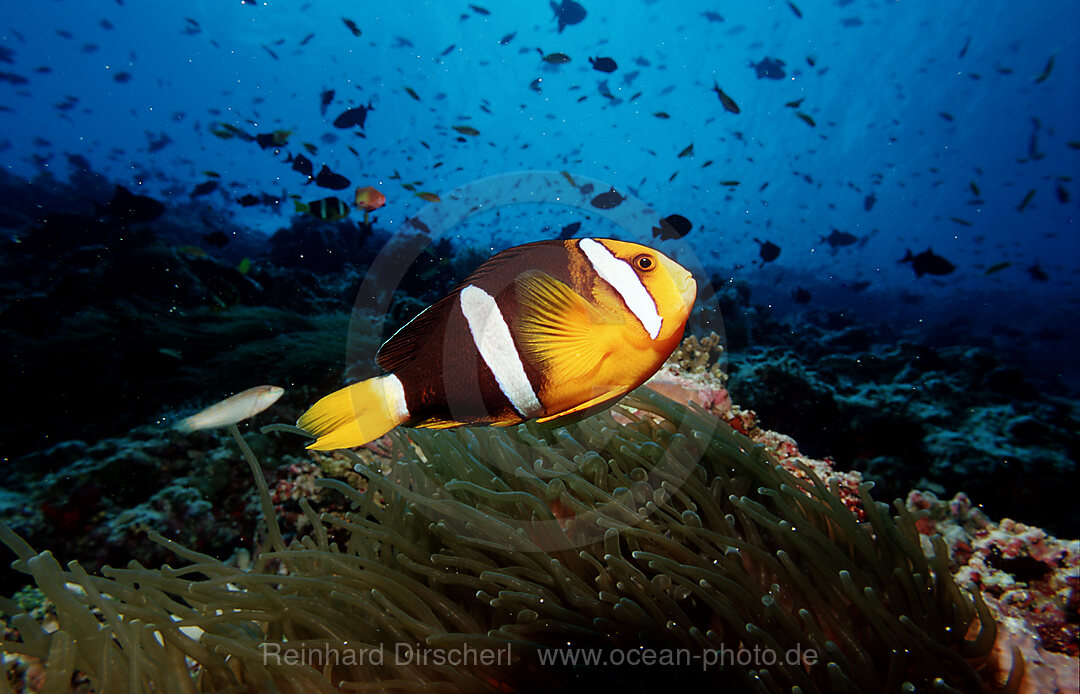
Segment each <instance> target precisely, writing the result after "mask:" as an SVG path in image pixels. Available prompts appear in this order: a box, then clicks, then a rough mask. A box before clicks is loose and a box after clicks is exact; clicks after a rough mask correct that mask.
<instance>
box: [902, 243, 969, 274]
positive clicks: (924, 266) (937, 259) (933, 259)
mask: <svg viewBox="0 0 1080 694" xmlns="http://www.w3.org/2000/svg"><path fill="white" fill-rule="evenodd" d="M900 262H901V263H911V268H912V269H913V270H914V271H915V276H916V277H922V276H923V275H948V274H950V273H951V272H953V271H954V270H956V266H955V265H953V264H952V263H950V262H949V261H948V260H946V259H945V258H942V257H941V256H940V255H937V254H936V253H934V251H933V250H932V249H930V248H927V249H926V250H925V251H923V252H922V253H919V254H918V255H912V254H911V249H910V248H909V249H908V251H907V254H906V255H905V256H904V257H903V258H901V259H900Z"/></svg>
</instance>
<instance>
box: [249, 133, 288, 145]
mask: <svg viewBox="0 0 1080 694" xmlns="http://www.w3.org/2000/svg"><path fill="white" fill-rule="evenodd" d="M289 135H292V131H291V130H275V131H274V132H272V133H262V134H261V135H256V136H255V142H256V144H258V145H259V147H261V148H263V149H276V148H278V147H284V146H285V145H287V144H289Z"/></svg>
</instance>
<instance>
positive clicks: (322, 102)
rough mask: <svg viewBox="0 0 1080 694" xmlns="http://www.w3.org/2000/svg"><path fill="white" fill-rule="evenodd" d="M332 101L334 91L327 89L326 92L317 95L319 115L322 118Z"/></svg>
mask: <svg viewBox="0 0 1080 694" xmlns="http://www.w3.org/2000/svg"><path fill="white" fill-rule="evenodd" d="M333 101H334V90H333V89H327V90H326V91H324V92H322V93H321V94H319V113H320V114H322V115H323V116H325V115H326V109H327V108H328V107H329V106H330V104H331V103H332V102H333Z"/></svg>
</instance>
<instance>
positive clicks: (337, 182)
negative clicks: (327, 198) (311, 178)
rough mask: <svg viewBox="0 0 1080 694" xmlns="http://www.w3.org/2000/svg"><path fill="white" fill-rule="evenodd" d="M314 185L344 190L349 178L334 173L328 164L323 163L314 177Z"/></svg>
mask: <svg viewBox="0 0 1080 694" xmlns="http://www.w3.org/2000/svg"><path fill="white" fill-rule="evenodd" d="M315 185H317V186H319V187H320V188H329V189H330V190H345V189H346V188H348V187H349V179H347V178H345V177H344V176H342V175H341V174H336V173H334V172H333V171H331V170H330V167H329V166H327V165H326V164H323V167H322V168H321V169H319V174H318V175H317V176H316V177H315Z"/></svg>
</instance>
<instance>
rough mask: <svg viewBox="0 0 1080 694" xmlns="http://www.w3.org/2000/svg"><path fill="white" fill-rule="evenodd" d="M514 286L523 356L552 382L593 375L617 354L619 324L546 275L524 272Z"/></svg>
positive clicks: (620, 323) (563, 284) (619, 332)
mask: <svg viewBox="0 0 1080 694" xmlns="http://www.w3.org/2000/svg"><path fill="white" fill-rule="evenodd" d="M515 284H516V288H517V293H516V295H517V302H518V311H519V316H518V320H517V333H518V347H519V348H520V349H521V351H522V356H524V357H525V358H526V359H528V360H529V361H530V362H531V363H532V364H533V365H534V366H536V368H537V369H539V370H540V371H541V373H543V374H544V376H545V378H547V379H548V380H549V382H552V383H566V382H569V381H571V380H581V379H587V378H589V377H590V376H593V375H595V374H596V372H597V371H598V370H599V369H600V366H601V365H602V364H603V362H604V360H605V359H606V358H607V357H608V356H609V355H610V354H612V352H614V351H615V348H616V346H617V345H618V343H619V340H620V334H621V329H622V326H623V323H622V321H620V320H619V319H618V318H617V317H615V316H610V315H607V314H604V313H602V312H600V311H599V310H598V309H596V308H595V307H594V306H592V305H590V304H589V303H588V302H587V301H585V299H583V298H582V297H581V296H580V295H578V294H577V293H576V292H574V290H573V289H571V288H570V287H568V286H567V285H566V284H565V283H563V282H560V281H559V280H557V279H555V278H554V277H552V276H550V275H546V274H543V273H539V272H527V273H524V274H522V275H521V276H520V277H518V278H517V280H516V282H515Z"/></svg>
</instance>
